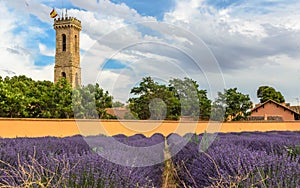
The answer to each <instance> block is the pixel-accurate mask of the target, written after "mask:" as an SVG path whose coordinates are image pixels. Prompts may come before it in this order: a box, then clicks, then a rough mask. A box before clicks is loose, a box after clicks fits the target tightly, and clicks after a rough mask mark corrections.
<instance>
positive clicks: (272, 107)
mask: <svg viewBox="0 0 300 188" xmlns="http://www.w3.org/2000/svg"><path fill="white" fill-rule="evenodd" d="M251 116H264V117H267V116H281V117H282V119H283V121H294V120H295V117H294V113H293V112H291V111H289V110H287V109H284V108H283V107H281V106H279V105H277V104H274V103H271V102H268V103H266V104H264V106H262V107H259V108H258V109H256V110H254V111H252V113H251Z"/></svg>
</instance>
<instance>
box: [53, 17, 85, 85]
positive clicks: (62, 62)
mask: <svg viewBox="0 0 300 188" xmlns="http://www.w3.org/2000/svg"><path fill="white" fill-rule="evenodd" d="M53 27H54V29H55V31H56V53H55V66H54V83H56V82H57V81H58V80H59V79H61V78H63V77H64V78H66V79H67V80H68V81H69V82H70V84H71V85H72V87H73V88H74V87H80V86H81V68H80V45H79V42H80V40H79V39H80V31H81V21H80V20H77V19H76V18H74V17H62V18H58V19H54V25H53Z"/></svg>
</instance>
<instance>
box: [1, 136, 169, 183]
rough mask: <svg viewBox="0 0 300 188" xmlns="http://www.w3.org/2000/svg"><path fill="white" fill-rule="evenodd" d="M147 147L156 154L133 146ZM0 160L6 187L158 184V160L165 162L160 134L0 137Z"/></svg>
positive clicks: (161, 170) (159, 164) (160, 165)
mask: <svg viewBox="0 0 300 188" xmlns="http://www.w3.org/2000/svg"><path fill="white" fill-rule="evenodd" d="M87 143H88V144H87ZM115 143H119V144H115ZM120 143H121V144H120ZM124 146H127V147H128V148H127V151H125V150H124ZM129 146H131V147H129ZM151 146H155V147H154V149H155V151H154V152H155V154H156V155H155V157H154V155H150V154H149V153H148V155H145V154H143V155H142V153H141V151H143V150H141V151H140V150H138V149H137V148H147V147H151ZM125 148H126V147H125ZM132 148H133V149H132ZM120 151H123V153H122V154H120ZM152 153H153V152H152ZM151 156H152V157H151ZM141 158H142V159H143V160H147V161H151V160H153V165H148V166H147V165H143V162H144V161H140V159H141ZM0 160H1V162H0V186H1V185H2V186H5V187H6V186H7V187H8V186H12V187H42V186H41V185H43V186H44V187H160V186H161V184H162V178H161V177H162V172H163V168H164V165H163V163H157V161H163V160H164V137H163V136H162V135H159V134H156V135H153V136H152V137H151V138H146V137H145V136H143V135H135V136H131V137H126V136H124V135H117V136H115V137H105V136H94V137H85V138H84V137H81V136H73V137H67V138H55V137H45V138H16V139H0ZM134 162H135V163H134ZM138 162H139V163H138Z"/></svg>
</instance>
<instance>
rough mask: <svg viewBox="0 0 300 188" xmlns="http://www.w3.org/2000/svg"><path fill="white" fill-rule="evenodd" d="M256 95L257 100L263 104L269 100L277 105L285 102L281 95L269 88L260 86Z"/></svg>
mask: <svg viewBox="0 0 300 188" xmlns="http://www.w3.org/2000/svg"><path fill="white" fill-rule="evenodd" d="M256 95H257V98H259V99H260V103H264V102H266V101H267V100H269V99H272V100H274V101H276V102H278V103H283V102H285V99H284V97H283V95H282V94H281V93H280V92H279V91H276V90H275V89H274V88H273V87H270V86H260V87H259V88H258V89H257V92H256Z"/></svg>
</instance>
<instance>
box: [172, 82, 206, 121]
mask: <svg viewBox="0 0 300 188" xmlns="http://www.w3.org/2000/svg"><path fill="white" fill-rule="evenodd" d="M169 83H170V84H169V87H170V88H171V90H172V91H173V92H174V93H175V96H176V97H177V99H178V100H179V101H180V114H181V116H192V117H196V118H200V119H201V120H208V119H209V117H210V111H211V101H210V100H209V99H208V98H207V91H206V90H199V85H198V84H197V82H196V81H195V80H192V79H191V78H186V77H185V78H184V79H183V80H181V79H178V78H174V79H172V80H170V81H169Z"/></svg>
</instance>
